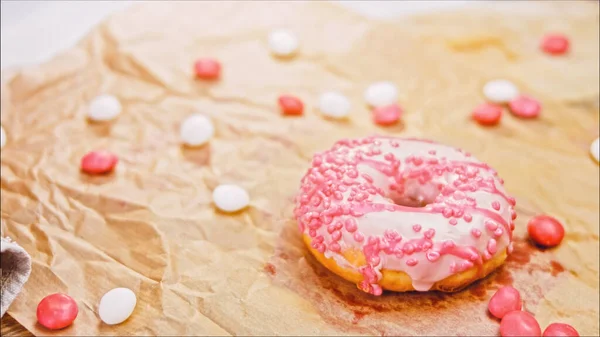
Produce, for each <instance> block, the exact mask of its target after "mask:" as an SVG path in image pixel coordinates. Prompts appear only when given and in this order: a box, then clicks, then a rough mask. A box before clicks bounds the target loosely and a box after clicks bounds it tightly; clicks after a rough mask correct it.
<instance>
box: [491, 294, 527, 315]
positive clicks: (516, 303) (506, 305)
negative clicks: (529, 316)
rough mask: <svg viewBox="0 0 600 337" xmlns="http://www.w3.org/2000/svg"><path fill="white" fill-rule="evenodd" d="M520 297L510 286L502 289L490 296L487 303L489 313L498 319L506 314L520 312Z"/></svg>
mask: <svg viewBox="0 0 600 337" xmlns="http://www.w3.org/2000/svg"><path fill="white" fill-rule="evenodd" d="M521 304H522V303H521V295H520V294H519V291H518V290H517V289H515V288H513V287H511V286H507V287H502V288H500V289H498V291H497V292H496V293H495V294H494V296H492V298H491V299H490V302H489V303H488V310H489V311H490V313H491V314H492V315H494V316H496V317H498V318H502V317H504V315H506V314H507V313H509V312H511V311H515V310H521Z"/></svg>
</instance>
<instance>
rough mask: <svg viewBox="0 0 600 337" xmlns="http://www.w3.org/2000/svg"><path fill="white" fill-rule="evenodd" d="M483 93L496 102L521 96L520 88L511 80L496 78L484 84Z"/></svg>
mask: <svg viewBox="0 0 600 337" xmlns="http://www.w3.org/2000/svg"><path fill="white" fill-rule="evenodd" d="M483 94H484V95H485V97H486V98H487V99H488V100H490V101H492V102H494V103H506V102H508V101H511V100H513V99H515V98H517V96H519V89H517V87H516V86H515V85H514V84H513V83H512V82H511V81H508V80H494V81H489V82H487V83H486V84H485V85H484V86H483Z"/></svg>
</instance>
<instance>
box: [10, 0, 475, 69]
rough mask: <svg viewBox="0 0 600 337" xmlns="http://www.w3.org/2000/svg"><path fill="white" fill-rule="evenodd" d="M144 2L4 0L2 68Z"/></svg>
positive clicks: (391, 7) (32, 60)
mask: <svg viewBox="0 0 600 337" xmlns="http://www.w3.org/2000/svg"><path fill="white" fill-rule="evenodd" d="M338 1H339V0H338ZM471 1H472V0H471ZM141 2H143V1H98V0H94V1H81V0H77V1H51V0H45V1H16V0H12V1H5V0H2V2H1V4H2V8H1V10H0V13H1V14H2V21H1V35H2V36H1V50H2V52H1V67H2V69H6V68H8V67H15V66H23V65H28V64H36V63H40V62H44V61H45V60H47V59H49V58H50V57H52V56H53V55H55V54H56V53H57V52H58V51H61V50H63V49H67V48H69V47H71V46H73V45H74V44H76V43H77V41H79V40H80V39H81V38H82V37H83V36H85V34H86V33H87V32H88V31H89V30H90V28H92V27H93V26H94V25H96V24H97V23H99V22H100V21H102V19H104V18H105V17H106V16H108V15H109V14H111V13H112V12H114V11H120V10H123V9H125V8H127V7H129V6H131V5H132V4H134V3H141ZM339 2H340V3H342V5H344V6H346V7H348V8H351V9H353V10H356V11H358V12H360V13H363V14H365V15H367V16H372V17H394V16H399V15H403V14H410V13H415V12H423V11H430V10H440V9H447V8H452V7H456V6H460V5H464V4H465V3H467V2H469V1H467V0H461V1H458V0H457V1H449V0H442V1H423V0H420V1H339Z"/></svg>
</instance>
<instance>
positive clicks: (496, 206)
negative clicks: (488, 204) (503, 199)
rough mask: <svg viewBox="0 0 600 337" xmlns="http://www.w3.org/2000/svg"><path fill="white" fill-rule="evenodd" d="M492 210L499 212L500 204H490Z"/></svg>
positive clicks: (495, 202)
mask: <svg viewBox="0 0 600 337" xmlns="http://www.w3.org/2000/svg"><path fill="white" fill-rule="evenodd" d="M492 208H494V209H495V210H497V211H499V210H500V203H499V202H497V201H494V202H492Z"/></svg>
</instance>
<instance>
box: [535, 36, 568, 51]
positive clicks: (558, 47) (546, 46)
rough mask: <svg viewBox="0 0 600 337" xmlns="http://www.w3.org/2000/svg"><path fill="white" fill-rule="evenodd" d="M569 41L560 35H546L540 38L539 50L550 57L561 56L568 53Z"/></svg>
mask: <svg viewBox="0 0 600 337" xmlns="http://www.w3.org/2000/svg"><path fill="white" fill-rule="evenodd" d="M570 44H571V43H570V42H569V39H568V38H567V37H566V36H564V35H562V34H548V35H546V36H544V37H543V38H542V43H541V44H540V48H542V50H543V51H544V52H546V53H547V54H550V55H562V54H565V53H566V52H568V51H569V46H570Z"/></svg>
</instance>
